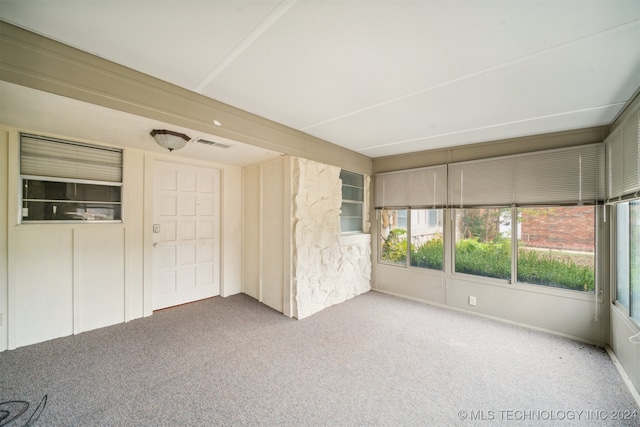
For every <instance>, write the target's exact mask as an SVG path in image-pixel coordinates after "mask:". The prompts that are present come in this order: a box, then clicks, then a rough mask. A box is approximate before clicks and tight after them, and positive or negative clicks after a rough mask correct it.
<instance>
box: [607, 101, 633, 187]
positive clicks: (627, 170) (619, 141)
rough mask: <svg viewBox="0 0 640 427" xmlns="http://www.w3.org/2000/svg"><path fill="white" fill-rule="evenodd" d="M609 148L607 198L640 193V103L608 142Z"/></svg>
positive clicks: (610, 136)
mask: <svg viewBox="0 0 640 427" xmlns="http://www.w3.org/2000/svg"><path fill="white" fill-rule="evenodd" d="M605 144H606V146H607V169H608V173H607V175H608V176H607V198H608V199H609V200H611V199H614V198H618V197H623V196H628V195H633V194H634V193H637V192H639V191H640V103H639V104H637V105H636V107H635V109H634V110H633V111H632V112H631V114H629V115H628V116H627V118H626V119H625V120H624V121H623V122H622V124H621V125H620V126H618V127H617V128H616V129H615V130H614V131H613V132H612V133H611V135H609V137H608V138H607V139H606V140H605Z"/></svg>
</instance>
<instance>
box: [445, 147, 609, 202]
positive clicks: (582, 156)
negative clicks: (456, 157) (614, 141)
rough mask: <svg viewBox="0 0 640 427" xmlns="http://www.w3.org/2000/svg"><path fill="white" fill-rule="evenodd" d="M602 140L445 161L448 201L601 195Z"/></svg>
mask: <svg viewBox="0 0 640 427" xmlns="http://www.w3.org/2000/svg"><path fill="white" fill-rule="evenodd" d="M604 182H605V180H604V145H603V144H589V145H584V146H579V147H569V148H562V149H556V150H545V151H538V152H534V153H528V154H520V155H514V156H505V157H497V158H491V159H486V160H477V161H470V162H463V163H453V164H450V165H449V201H450V205H451V206H452V207H460V208H462V207H473V206H513V205H516V206H526V205H540V204H553V205H583V204H595V203H597V202H598V201H602V200H604V198H605V185H604Z"/></svg>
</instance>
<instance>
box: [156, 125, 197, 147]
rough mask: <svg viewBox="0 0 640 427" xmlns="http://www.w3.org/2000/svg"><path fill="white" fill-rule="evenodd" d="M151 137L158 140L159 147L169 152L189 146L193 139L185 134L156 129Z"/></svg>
mask: <svg viewBox="0 0 640 427" xmlns="http://www.w3.org/2000/svg"><path fill="white" fill-rule="evenodd" d="M149 135H151V136H152V137H153V139H155V140H156V142H157V143H158V145H159V146H161V147H162V148H166V149H167V150H169V151H173V150H179V149H180V148H182V147H184V146H185V145H187V142H188V141H189V140H190V139H191V138H189V137H188V136H187V135H185V134H184V133H178V132H173V131H170V130H166V129H162V130H158V129H154V130H152V131H151V133H150V134H149Z"/></svg>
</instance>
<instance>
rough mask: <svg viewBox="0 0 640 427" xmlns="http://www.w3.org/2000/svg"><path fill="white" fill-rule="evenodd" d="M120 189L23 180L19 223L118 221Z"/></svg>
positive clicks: (108, 186) (94, 185) (107, 186)
mask: <svg viewBox="0 0 640 427" xmlns="http://www.w3.org/2000/svg"><path fill="white" fill-rule="evenodd" d="M121 190H122V188H121V187H120V186H110V185H96V184H78V183H72V182H53V181H38V180H28V179H25V180H24V182H23V189H22V192H23V194H22V198H23V202H22V203H23V205H22V208H23V209H22V220H23V221H50V220H83V221H105V220H120V219H121V216H120V201H121V192H122V191H121Z"/></svg>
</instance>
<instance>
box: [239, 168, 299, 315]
mask: <svg viewBox="0 0 640 427" xmlns="http://www.w3.org/2000/svg"><path fill="white" fill-rule="evenodd" d="M289 161H290V160H289V157H288V156H284V157H280V158H278V159H275V160H272V161H269V162H265V163H262V164H260V165H256V166H250V167H245V168H244V171H243V177H244V178H243V193H244V196H243V209H242V212H243V243H244V245H243V282H242V283H243V285H242V292H244V293H246V294H247V295H250V296H252V297H253V298H255V299H257V300H258V301H260V302H262V303H263V304H265V305H267V306H269V307H271V308H273V309H274V310H277V311H279V312H281V313H284V314H285V315H287V316H291V315H292V314H291V311H290V310H291V303H290V284H289V282H290V273H289V271H290V257H289V245H290V243H289V240H290V237H289V236H290V224H291V220H290V207H291V203H290V202H289V193H290V190H289V187H290V186H291V179H290V176H289V167H288V164H289Z"/></svg>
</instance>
